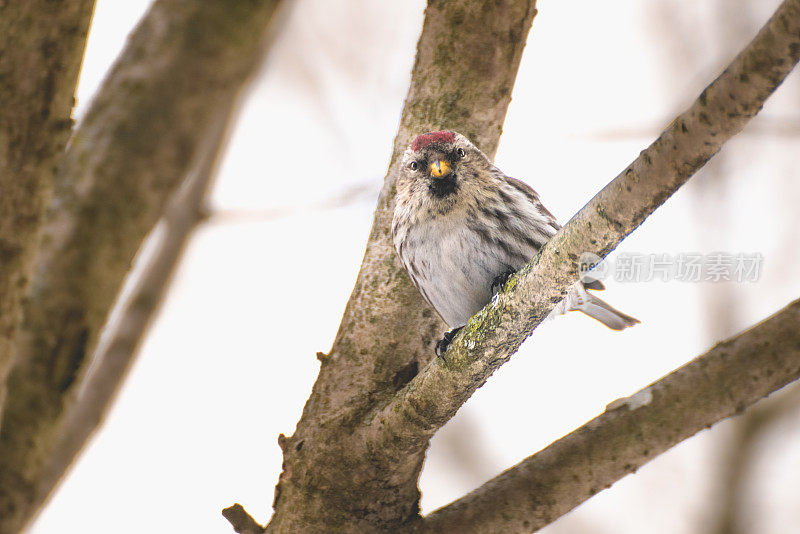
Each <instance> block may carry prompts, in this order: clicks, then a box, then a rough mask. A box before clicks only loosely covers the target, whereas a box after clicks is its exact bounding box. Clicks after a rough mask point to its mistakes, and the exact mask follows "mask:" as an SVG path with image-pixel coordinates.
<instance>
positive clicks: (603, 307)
mask: <svg viewBox="0 0 800 534" xmlns="http://www.w3.org/2000/svg"><path fill="white" fill-rule="evenodd" d="M593 284H594V285H588V284H587V285H588V286H589V287H591V288H592V289H603V285H602V284H600V283H598V282H593ZM573 310H575V311H579V312H583V313H585V314H586V315H588V316H589V317H591V318H592V319H597V320H598V321H600V322H601V323H603V324H604V325H606V326H607V327H609V328H611V329H612V330H624V329H625V328H628V327H629V326H633V325H635V324H638V323H639V320H638V319H636V318H634V317H631V316H630V315H626V314H624V313H622V312H621V311H619V310H618V309H616V308H614V307H613V306H611V305H610V304H609V303H607V302H606V301H604V300H603V299H601V298H599V297H596V296H594V295H592V294H591V293H589V292H588V291H586V288H585V287H584V285H583V284H582V283H580V282H578V283H577V284H575V285H574V286H573V287H572V289H571V290H570V292H569V293H568V294H567V296H566V297H565V298H564V300H562V301H561V302H560V303H559V305H558V306H556V308H555V309H554V310H553V312H552V314H551V315H557V314H561V313H565V312H568V311H573Z"/></svg>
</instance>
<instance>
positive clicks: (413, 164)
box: [408, 161, 419, 171]
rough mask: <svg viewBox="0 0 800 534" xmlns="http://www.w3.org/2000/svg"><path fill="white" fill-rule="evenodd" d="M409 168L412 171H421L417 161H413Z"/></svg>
mask: <svg viewBox="0 0 800 534" xmlns="http://www.w3.org/2000/svg"><path fill="white" fill-rule="evenodd" d="M408 168H409V169H411V170H412V171H416V170H417V169H419V164H418V163H417V162H416V161H412V162H411V163H409V164H408Z"/></svg>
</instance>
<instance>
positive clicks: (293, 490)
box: [269, 0, 535, 532]
mask: <svg viewBox="0 0 800 534" xmlns="http://www.w3.org/2000/svg"><path fill="white" fill-rule="evenodd" d="M534 5H535V2H534V1H533V0H499V1H495V2H477V1H475V0H457V1H451V2H442V1H438V0H430V1H429V2H428V7H427V9H426V11H425V21H424V24H423V28H422V34H421V35H420V39H419V43H418V46H417V57H416V62H415V64H414V69H413V72H412V76H411V86H410V88H409V92H408V96H407V98H406V102H405V106H404V108H403V113H402V117H401V121H400V128H399V131H398V134H397V137H396V138H395V142H394V151H393V154H392V161H391V162H390V165H389V172H388V175H387V177H386V180H385V182H384V186H383V189H382V190H381V193H380V197H379V199H378V206H377V209H376V211H375V218H374V221H373V226H372V230H371V232H370V236H369V240H368V242H367V247H366V253H365V255H364V260H363V262H362V265H361V271H360V272H359V275H358V280H357V281H356V284H355V288H354V289H353V293H352V295H351V297H350V300H349V302H348V304H347V308H346V309H345V311H344V316H343V317H342V322H341V325H340V327H339V332H338V333H337V336H336V340H335V341H334V343H333V347H332V348H331V350H330V352H329V353H328V354H322V355H321V357H320V359H321V360H322V367H321V369H320V374H319V377H318V378H317V381H316V383H315V385H314V389H313V391H312V393H311V396H310V397H309V399H308V401H307V402H306V406H305V408H304V410H303V415H302V418H301V420H300V422H299V423H298V425H297V429H296V430H295V433H294V435H293V436H291V437H290V438H285V439H284V440H282V447H283V451H284V464H283V469H284V470H283V474H282V475H281V478H280V481H279V482H278V486H277V488H276V491H275V496H276V497H275V503H274V505H273V506H274V508H275V514H274V516H273V518H272V520H271V522H270V524H269V530H271V531H280V532H295V531H318V530H320V531H326V530H330V529H332V528H336V526H337V525H338V526H340V528H343V529H350V530H352V531H366V532H368V531H372V530H374V529H376V528H385V529H387V528H388V529H392V528H401V526H402V525H404V524H406V523H407V522H409V521H415V520H416V519H418V509H419V508H418V501H419V490H418V489H417V484H416V481H417V478H418V475H419V471H420V469H421V466H422V452H421V451H417V452H416V453H415V454H409V455H406V456H404V457H402V458H401V459H400V460H399V461H397V462H396V463H394V464H392V465H391V466H389V464H383V463H382V462H383V461H384V460H386V461H388V458H381V456H380V454H375V455H372V454H371V453H370V451H367V450H365V448H364V441H363V440H362V439H360V438H359V437H358V435H357V434H356V433H354V431H355V430H356V429H357V428H360V427H361V425H363V424H364V423H365V420H366V418H368V417H369V415H370V414H371V413H373V412H374V410H375V409H376V407H378V406H381V405H383V404H385V402H387V401H388V399H390V398H391V396H392V395H394V394H395V392H397V391H398V390H399V389H400V388H401V387H403V385H405V384H406V383H407V382H408V381H409V380H410V379H411V378H413V376H414V375H415V374H416V373H417V371H418V369H420V368H422V367H423V366H424V365H425V364H427V363H428V362H429V361H430V359H431V357H432V356H433V352H432V347H433V342H434V341H435V339H437V338H438V336H439V332H441V330H442V329H443V328H444V325H443V324H442V323H441V320H440V319H439V318H438V316H437V315H436V313H435V312H434V311H433V310H431V309H430V308H429V307H428V306H427V305H426V304H425V303H424V301H423V300H422V298H421V297H420V295H419V292H418V291H417V290H416V289H415V288H414V286H413V285H412V284H411V281H410V280H409V279H408V276H407V275H406V273H405V271H404V269H403V267H402V265H401V264H400V262H399V261H398V260H397V258H396V254H395V251H394V246H393V245H392V241H391V236H390V225H391V220H392V213H393V210H394V196H395V189H394V188H395V180H396V178H397V174H398V173H397V165H396V162H397V159H398V156H399V155H400V154H402V151H403V150H404V149H405V147H406V145H407V144H408V143H409V142H410V140H411V139H412V138H413V136H414V135H416V134H418V133H420V132H423V131H427V130H431V129H440V128H452V129H456V130H459V131H461V132H464V133H465V134H467V135H469V136H471V138H472V139H473V140H474V141H475V142H476V143H477V144H478V146H480V147H481V149H482V150H484V152H486V153H488V154H490V155H491V154H494V152H495V150H496V148H497V142H498V139H499V137H500V130H501V127H502V124H503V119H504V118H505V113H506V109H507V107H508V103H509V101H510V99H511V89H512V87H513V84H514V79H515V77H516V73H517V69H518V67H519V61H520V58H521V56H522V50H523V48H524V45H525V41H526V37H527V34H528V30H529V29H530V26H531V22H532V20H533V16H534V13H535V7H534ZM372 459H374V461H375V464H374V465H373V464H370V462H371V460H372Z"/></svg>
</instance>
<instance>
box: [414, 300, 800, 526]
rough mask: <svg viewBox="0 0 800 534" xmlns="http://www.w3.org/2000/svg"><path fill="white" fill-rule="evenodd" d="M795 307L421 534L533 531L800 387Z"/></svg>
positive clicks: (466, 500)
mask: <svg viewBox="0 0 800 534" xmlns="http://www.w3.org/2000/svg"><path fill="white" fill-rule="evenodd" d="M798 322H800V300H796V301H795V302H793V303H792V304H790V305H789V306H787V307H786V308H784V309H783V310H781V311H780V312H778V313H776V314H775V315H773V316H772V317H770V318H769V319H766V320H765V321H763V322H761V323H759V324H757V325H756V326H754V327H752V328H750V329H749V330H746V331H745V332H742V333H741V334H739V335H737V336H735V337H733V338H731V339H728V340H726V341H723V342H721V343H719V344H717V345H716V346H715V347H714V348H712V349H711V350H709V351H708V352H706V353H705V354H703V355H701V356H698V357H697V358H695V359H694V360H692V361H691V362H689V363H688V364H686V365H684V366H683V367H681V368H680V369H678V370H676V371H673V372H672V373H670V374H669V375H667V376H666V377H664V378H662V379H661V380H659V381H658V382H655V383H654V384H652V385H650V386H648V387H646V388H644V389H642V390H641V391H639V392H637V393H636V394H634V395H632V396H631V397H628V398H627V399H622V400H620V401H616V402H614V403H612V404H611V405H610V406H609V408H607V409H606V411H605V412H604V413H603V414H602V415H600V416H598V417H596V418H595V419H592V420H591V421H589V422H588V423H586V424H585V425H584V426H582V427H580V428H579V429H577V430H575V431H573V432H571V433H570V434H568V435H567V436H565V437H563V438H561V439H560V440H558V441H556V442H555V443H553V444H551V445H550V446H548V447H547V448H545V449H544V450H542V451H541V452H538V453H536V454H534V455H533V456H531V457H529V458H527V459H526V460H523V461H522V462H521V463H519V464H518V465H516V466H514V467H512V468H511V469H509V470H507V471H506V472H504V473H502V474H501V475H499V476H497V477H495V478H494V479H492V480H490V481H489V482H487V483H486V484H484V485H483V486H481V487H480V488H478V489H476V490H475V491H473V492H471V493H470V494H468V495H467V496H465V497H462V498H461V499H459V500H458V501H456V502H454V503H451V504H449V505H447V506H445V507H444V508H441V509H439V510H437V511H435V512H433V513H432V514H430V515H429V516H428V517H426V518H425V522H424V525H425V530H426V531H428V532H442V533H448V532H458V533H470V532H481V533H483V532H509V533H511V532H532V531H535V530H538V529H540V528H542V527H544V526H545V525H547V524H549V523H550V522H552V521H554V520H555V519H557V518H558V517H561V516H562V515H564V514H565V513H567V512H568V511H570V510H571V509H573V508H574V507H576V506H578V505H579V504H580V503H582V502H583V501H585V500H586V499H588V498H590V497H591V496H592V495H594V494H596V493H598V492H599V491H601V490H603V489H605V488H608V487H609V486H611V484H613V483H614V482H616V481H617V480H619V479H620V478H622V477H624V476H625V475H627V474H628V473H633V472H635V471H636V470H637V469H638V468H639V467H641V466H642V465H644V464H645V463H647V462H648V461H650V460H652V459H653V458H655V457H656V456H658V455H659V454H661V453H663V452H664V451H666V450H667V449H669V448H670V447H672V446H673V445H676V444H677V443H680V442H681V441H683V440H684V439H686V438H688V437H690V436H693V435H694V434H696V433H697V432H699V431H701V430H703V429H705V428H708V427H710V426H711V425H713V424H714V423H716V422H718V421H721V420H722V419H725V418H727V417H730V416H732V415H736V414H738V413H741V412H742V411H743V410H744V409H745V408H747V407H748V406H750V405H751V404H753V403H755V402H756V401H758V400H759V399H761V398H762V397H764V396H766V395H769V394H770V393H772V392H773V391H776V390H777V389H779V388H781V387H783V386H784V385H786V384H788V383H789V382H792V381H794V380H796V379H797V378H800V329H798V328H797V325H798Z"/></svg>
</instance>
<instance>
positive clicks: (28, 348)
mask: <svg viewBox="0 0 800 534" xmlns="http://www.w3.org/2000/svg"><path fill="white" fill-rule="evenodd" d="M279 3H280V2H279V1H278V0H258V1H253V2H237V1H233V0H231V1H220V2H172V1H168V0H159V1H157V2H156V3H155V4H154V5H153V7H152V8H151V10H150V11H149V12H148V14H147V15H146V16H145V18H144V20H143V22H142V23H141V24H140V25H139V26H138V28H137V29H136V30H135V32H134V33H133V35H132V36H131V38H130V40H129V42H128V46H127V47H126V49H125V51H124V52H123V54H122V56H121V57H120V59H119V60H118V62H117V64H116V65H115V67H114V68H113V70H112V72H111V74H110V75H109V77H108V78H107V80H106V82H105V83H104V85H103V87H102V88H101V90H100V93H99V94H98V96H97V97H96V98H95V100H94V101H93V103H92V106H91V108H90V110H89V112H88V113H87V115H86V118H85V119H84V120H83V122H82V123H81V124H80V126H79V127H78V129H77V130H76V132H75V134H74V135H73V137H72V139H71V140H70V145H69V147H68V151H67V153H66V154H65V156H64V160H63V162H62V164H61V165H60V168H59V171H58V175H57V180H56V189H55V201H54V203H53V205H52V207H51V210H50V213H49V217H48V220H47V233H46V237H45V241H44V244H43V247H42V252H41V254H40V256H39V258H38V259H37V268H36V271H35V274H34V277H33V280H32V283H31V296H30V298H29V299H28V301H27V302H26V306H25V323H24V331H23V333H24V336H23V335H20V336H19V340H20V341H19V343H18V344H17V347H16V353H17V365H16V367H15V368H14V370H13V372H12V375H11V377H10V380H9V384H10V385H9V396H8V399H9V400H8V403H7V406H6V409H5V411H4V413H3V420H2V429H0V532H1V533H6V532H17V531H18V530H19V529H20V528H21V527H22V526H23V525H24V524H25V523H26V522H27V521H28V520H29V519H30V517H31V516H32V514H33V513H34V512H35V510H36V508H37V507H38V506H39V505H40V503H41V502H42V501H43V500H44V498H45V497H46V496H47V494H48V493H49V492H50V490H51V489H52V485H51V484H50V482H52V481H51V480H49V479H48V477H46V476H44V475H43V473H44V469H45V463H46V459H47V458H48V457H49V455H50V453H51V452H53V447H54V443H55V442H56V439H57V436H58V432H59V428H60V425H61V424H62V423H63V419H62V418H63V415H64V413H65V411H64V410H65V407H66V406H68V405H69V404H70V403H72V402H74V397H75V393H76V390H77V387H76V386H77V385H78V384H79V383H80V380H81V377H82V376H83V374H84V373H85V372H86V369H87V367H88V365H89V361H90V358H89V357H88V355H89V354H91V353H92V351H93V349H94V347H95V346H96V344H97V341H98V338H99V334H100V331H101V328H102V326H103V323H104V321H105V318H106V316H107V314H108V311H109V309H110V308H111V305H112V303H113V301H114V298H115V295H116V294H117V292H118V291H119V288H120V287H121V285H122V281H123V280H124V277H125V275H126V274H127V272H128V270H129V268H130V263H131V261H132V259H133V257H134V254H135V253H136V251H137V250H138V248H139V247H140V245H141V243H142V241H143V239H144V237H145V236H146V235H147V234H148V232H150V230H151V229H152V228H153V226H154V225H155V223H156V221H157V220H158V218H159V216H160V215H161V214H162V212H163V210H164V207H165V204H166V200H167V199H168V198H170V194H171V193H172V192H173V191H174V190H175V189H176V188H177V187H178V185H179V184H181V183H182V182H183V181H184V177H185V176H186V174H187V172H188V170H189V168H190V166H191V165H192V164H193V163H196V162H197V161H199V158H200V156H201V155H200V154H199V152H198V151H199V150H213V151H214V152H216V150H217V148H218V147H213V146H212V147H209V146H207V140H208V138H209V135H211V136H213V135H214V132H216V131H217V129H218V128H219V126H218V124H217V123H218V117H219V116H220V114H228V113H229V112H230V110H231V109H232V108H233V107H234V106H235V102H236V101H237V98H238V96H239V94H240V92H241V90H242V87H243V86H244V84H245V82H246V81H247V80H248V79H249V78H250V76H251V75H252V74H253V73H254V72H255V70H256V69H257V67H258V66H259V65H260V63H261V59H262V53H263V50H264V48H265V46H264V45H265V40H266V39H267V37H268V29H269V22H270V20H271V18H272V15H273V14H274V12H275V10H276V8H277V6H278V4H279ZM209 132H211V133H209ZM100 409H101V410H102V408H100ZM43 480H44V481H46V482H47V483H44V484H43Z"/></svg>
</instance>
